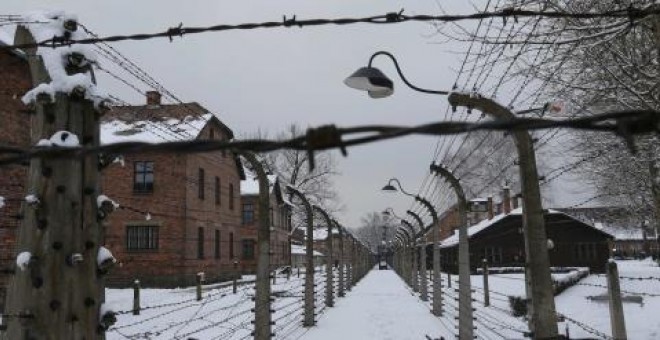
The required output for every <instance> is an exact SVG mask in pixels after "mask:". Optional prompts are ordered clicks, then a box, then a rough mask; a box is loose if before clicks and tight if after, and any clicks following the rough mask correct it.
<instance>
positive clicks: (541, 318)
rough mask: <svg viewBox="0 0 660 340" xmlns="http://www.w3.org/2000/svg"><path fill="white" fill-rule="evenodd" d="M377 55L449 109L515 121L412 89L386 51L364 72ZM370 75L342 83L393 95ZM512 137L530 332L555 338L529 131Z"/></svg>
mask: <svg viewBox="0 0 660 340" xmlns="http://www.w3.org/2000/svg"><path fill="white" fill-rule="evenodd" d="M379 55H385V56H388V57H389V58H390V59H392V61H393V62H394V66H395V67H396V70H397V72H398V73H399V76H400V77H401V80H403V82H404V83H405V84H406V85H407V86H408V87H410V88H411V89H413V90H415V91H418V92H423V93H430V94H440V95H447V96H448V98H447V99H448V101H449V104H450V105H451V106H452V107H454V108H455V107H457V106H461V107H466V108H468V109H477V110H479V111H481V112H483V113H485V114H488V115H490V116H492V117H493V118H495V119H496V120H502V121H506V120H511V119H515V114H514V113H513V112H512V111H511V110H509V109H508V108H506V107H504V106H502V105H501V104H499V103H497V102H495V101H494V100H492V99H489V98H486V97H483V96H480V95H475V94H473V93H460V92H451V93H450V92H448V91H435V90H428V89H423V88H419V87H416V86H414V85H413V84H411V83H410V82H409V81H408V80H407V79H406V78H405V77H404V76H403V73H402V72H401V68H400V67H399V63H398V62H397V60H396V58H394V56H393V55H392V54H391V53H389V52H384V51H380V52H376V53H374V54H373V55H372V56H371V58H370V59H369V65H368V67H367V69H375V68H373V67H371V63H372V61H373V59H374V58H375V57H377V56H379ZM376 70H377V69H376ZM358 71H359V70H358ZM370 72H371V73H367V72H362V73H358V72H355V73H354V74H353V75H351V76H350V77H348V78H347V79H346V80H345V81H344V83H345V84H346V85H348V86H350V87H352V88H356V89H359V90H363V91H368V92H369V95H370V96H371V97H372V98H383V97H387V96H389V95H391V94H392V93H394V85H392V86H390V87H388V86H387V82H386V81H385V79H387V77H386V76H385V75H384V74H382V72H380V73H381V74H382V76H381V75H378V73H377V72H374V71H373V70H371V71H370ZM387 80H389V79H387ZM390 82H391V80H390ZM512 135H513V137H514V139H515V141H516V149H517V151H518V165H519V167H520V180H521V181H520V182H521V187H522V192H523V206H524V209H523V229H524V232H525V233H524V234H525V254H526V255H527V256H526V261H527V271H526V274H527V275H525V278H526V288H527V293H528V294H527V296H528V297H530V300H531V301H530V305H529V308H528V311H529V315H530V318H529V320H530V330H531V331H532V332H533V333H534V335H535V337H537V338H543V339H545V338H547V339H551V338H556V337H557V336H558V334H559V332H558V329H557V313H556V308H555V300H554V294H553V283H552V277H551V275H550V258H549V255H548V251H547V244H546V242H547V241H546V231H545V221H544V216H543V206H542V203H541V189H540V186H539V178H538V171H537V169H536V154H535V151H534V145H533V143H532V138H531V136H530V135H529V132H527V131H526V130H514V131H513V133H512ZM388 190H390V189H388Z"/></svg>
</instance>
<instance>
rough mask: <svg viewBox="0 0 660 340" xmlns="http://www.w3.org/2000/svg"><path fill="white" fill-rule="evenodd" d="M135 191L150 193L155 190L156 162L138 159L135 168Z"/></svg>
mask: <svg viewBox="0 0 660 340" xmlns="http://www.w3.org/2000/svg"><path fill="white" fill-rule="evenodd" d="M133 170H134V171H133V174H134V175H133V191H134V192H140V193H149V192H153V191H154V162H145V161H137V162H135V163H134V168H133Z"/></svg>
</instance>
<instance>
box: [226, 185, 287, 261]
mask: <svg viewBox="0 0 660 340" xmlns="http://www.w3.org/2000/svg"><path fill="white" fill-rule="evenodd" d="M268 182H269V188H270V189H269V193H268V195H269V197H270V223H271V229H270V250H271V255H270V264H271V267H272V268H278V267H282V266H288V265H291V238H290V237H289V235H290V233H291V209H292V207H293V206H292V204H291V203H290V202H289V201H287V200H286V198H285V197H284V196H283V193H282V186H281V185H280V180H279V178H278V177H277V176H272V175H269V176H268ZM258 201H259V181H258V180H257V179H256V178H255V177H254V176H253V175H248V176H247V179H245V180H243V181H241V213H242V215H241V216H242V223H241V228H240V240H241V253H240V264H239V267H240V269H241V272H243V273H254V272H255V271H256V268H257V262H256V259H257V253H256V251H257V250H256V249H257V247H256V244H257V227H258V216H259V215H258V214H259V204H258Z"/></svg>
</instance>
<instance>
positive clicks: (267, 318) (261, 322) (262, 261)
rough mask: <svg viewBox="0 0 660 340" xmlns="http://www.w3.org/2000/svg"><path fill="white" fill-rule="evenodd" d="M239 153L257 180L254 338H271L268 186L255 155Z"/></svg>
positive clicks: (244, 152)
mask: <svg viewBox="0 0 660 340" xmlns="http://www.w3.org/2000/svg"><path fill="white" fill-rule="evenodd" d="M240 155H241V156H243V158H245V160H246V161H247V162H248V163H250V166H251V167H252V169H253V170H254V172H255V174H256V175H257V180H258V181H259V201H258V202H259V209H258V212H259V215H258V221H259V229H258V230H257V250H258V252H259V253H258V255H257V273H256V274H257V275H256V276H257V278H256V282H255V297H254V314H255V315H254V338H255V340H265V339H270V338H271V314H270V310H271V308H270V307H271V303H270V290H271V289H270V288H271V287H270V280H269V278H270V214H269V212H270V197H269V192H270V190H269V189H270V186H269V183H268V177H267V176H266V172H265V171H264V168H263V166H262V165H261V162H259V160H257V157H256V156H255V155H254V154H253V153H251V152H247V151H242V152H240Z"/></svg>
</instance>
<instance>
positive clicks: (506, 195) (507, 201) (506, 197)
mask: <svg viewBox="0 0 660 340" xmlns="http://www.w3.org/2000/svg"><path fill="white" fill-rule="evenodd" d="M502 209H503V210H504V213H505V214H508V213H510V212H511V189H509V187H508V186H505V187H504V189H502Z"/></svg>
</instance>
